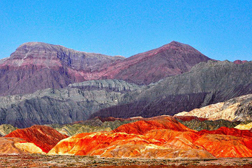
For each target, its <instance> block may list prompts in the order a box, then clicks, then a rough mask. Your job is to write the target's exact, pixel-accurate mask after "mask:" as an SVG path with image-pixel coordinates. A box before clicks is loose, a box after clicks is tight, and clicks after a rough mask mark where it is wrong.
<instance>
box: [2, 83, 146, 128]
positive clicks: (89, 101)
mask: <svg viewBox="0 0 252 168" xmlns="http://www.w3.org/2000/svg"><path fill="white" fill-rule="evenodd" d="M139 89H141V87H139V86H138V85H136V84H130V83H126V82H124V81H121V80H101V81H85V82H83V83H78V84H72V85H70V86H69V87H67V88H65V89H59V90H57V89H45V90H41V91H37V92H35V93H33V94H27V95H13V96H5V97H0V102H1V103H0V119H1V120H0V124H11V125H14V126H17V127H29V126H31V125H34V124H38V125H43V124H53V123H55V124H56V123H57V124H66V123H73V122H75V121H81V120H86V119H88V117H89V116H90V115H91V114H92V113H93V112H95V111H97V110H99V109H102V108H106V107H109V106H112V105H116V104H118V102H120V99H121V96H122V95H124V94H127V92H130V91H132V90H139Z"/></svg>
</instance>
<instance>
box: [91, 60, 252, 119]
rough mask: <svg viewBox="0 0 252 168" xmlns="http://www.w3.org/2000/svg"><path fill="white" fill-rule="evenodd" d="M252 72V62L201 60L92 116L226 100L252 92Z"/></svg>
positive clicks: (123, 114)
mask: <svg viewBox="0 0 252 168" xmlns="http://www.w3.org/2000/svg"><path fill="white" fill-rule="evenodd" d="M251 73H252V62H247V63H244V64H240V65H237V64H234V63H231V62H228V61H224V62H220V61H209V62H208V63H200V64H198V65H196V66H195V67H193V68H192V69H191V71H190V72H187V73H184V74H181V75H177V76H173V77H168V78H165V79H163V80H161V81H159V82H158V83H156V84H154V85H151V86H150V87H149V88H147V89H144V90H142V92H140V93H139V92H132V93H129V94H127V95H125V96H124V99H125V100H129V99H128V97H131V98H132V97H134V99H133V100H132V101H131V102H129V101H126V103H121V104H119V105H117V106H113V107H109V108H106V109H102V110H100V111H98V112H97V113H94V114H93V115H92V116H91V117H95V116H102V117H108V116H113V117H124V118H128V117H133V116H143V117H151V116H157V115H161V114H169V115H173V114H176V113H178V112H181V111H190V110H193V109H194V108H199V107H203V106H206V105H209V104H213V103H217V102H223V101H226V100H229V99H231V98H234V97H237V96H241V95H245V94H249V93H252V76H251V75H250V74H251ZM121 102H123V101H121ZM205 118H206V117H205Z"/></svg>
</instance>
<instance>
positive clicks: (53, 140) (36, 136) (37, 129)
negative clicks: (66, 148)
mask: <svg viewBox="0 0 252 168" xmlns="http://www.w3.org/2000/svg"><path fill="white" fill-rule="evenodd" d="M5 137H16V138H21V139H24V140H25V141H26V142H30V143H29V144H27V143H26V144H18V145H17V146H18V147H19V148H21V149H32V148H33V147H32V146H34V145H33V144H35V145H36V146H37V147H39V148H40V149H41V150H42V151H43V152H45V153H47V152H48V151H49V150H51V149H52V148H53V147H54V146H55V145H56V144H57V143H58V142H59V141H60V140H62V139H64V138H67V136H66V135H62V134H60V133H59V132H58V131H56V130H54V129H53V128H51V127H47V126H39V125H36V126H32V127H30V128H25V129H17V130H15V131H13V132H11V133H10V134H8V135H6V136H5ZM32 143H33V144H32Z"/></svg>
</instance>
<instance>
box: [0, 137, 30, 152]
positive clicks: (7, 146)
mask: <svg viewBox="0 0 252 168" xmlns="http://www.w3.org/2000/svg"><path fill="white" fill-rule="evenodd" d="M19 142H23V143H25V142H27V141H25V140H23V139H21V138H15V137H14V138H13V137H8V138H7V137H0V154H27V153H29V152H27V151H23V150H21V149H19V148H17V147H16V146H15V144H16V143H19Z"/></svg>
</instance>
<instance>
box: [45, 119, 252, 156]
mask: <svg viewBox="0 0 252 168" xmlns="http://www.w3.org/2000/svg"><path fill="white" fill-rule="evenodd" d="M251 140H252V133H251V132H248V131H247V132H246V131H239V130H237V129H230V128H226V127H225V128H224V127H222V128H220V129H218V130H216V131H200V132H197V131H193V130H191V129H189V128H187V127H185V126H184V125H182V124H180V123H179V122H177V121H176V120H175V119H174V118H173V117H170V116H160V117H155V118H149V119H142V120H140V121H137V122H134V123H129V124H125V125H122V126H120V127H118V128H117V129H115V130H113V131H111V132H98V133H82V134H77V135H74V136H72V137H69V138H66V139H64V140H62V141H60V142H59V143H58V144H57V145H56V146H55V147H54V148H53V149H52V150H51V151H50V152H49V153H48V154H50V155H55V154H61V155H63V154H64V155H65V154H71V155H72V154H74V155H88V156H100V157H130V158H178V157H180V158H215V157H217V158H221V157H251V156H252V146H251V142H252V141H251Z"/></svg>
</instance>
